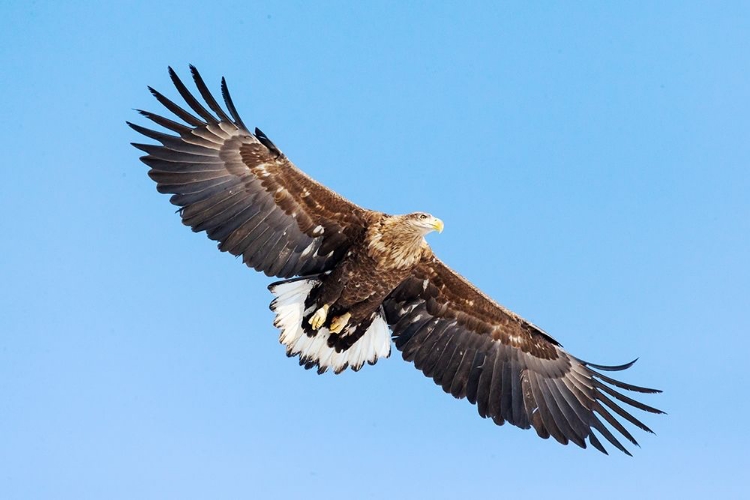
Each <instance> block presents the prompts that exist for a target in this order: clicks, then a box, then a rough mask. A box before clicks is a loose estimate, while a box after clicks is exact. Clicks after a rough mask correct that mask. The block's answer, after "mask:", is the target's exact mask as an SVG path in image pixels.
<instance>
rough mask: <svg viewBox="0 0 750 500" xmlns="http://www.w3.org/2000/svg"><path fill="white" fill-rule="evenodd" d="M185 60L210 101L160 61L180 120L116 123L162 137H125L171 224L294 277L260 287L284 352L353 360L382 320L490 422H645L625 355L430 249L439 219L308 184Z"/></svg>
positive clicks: (546, 425)
mask: <svg viewBox="0 0 750 500" xmlns="http://www.w3.org/2000/svg"><path fill="white" fill-rule="evenodd" d="M191 71H192V75H193V80H194V81H195V84H196V87H197V89H198V92H199V94H200V96H201V97H202V98H203V101H204V103H205V106H207V107H208V109H207V108H206V107H204V104H201V103H200V102H199V101H198V100H197V99H196V98H195V97H194V96H193V95H192V94H191V93H190V91H189V90H188V89H187V87H186V86H185V85H184V84H183V83H182V81H181V80H180V79H179V78H178V77H177V75H176V74H175V73H174V71H172V69H171V68H170V69H169V74H170V77H171V79H172V82H173V83H174V85H175V87H176V88H177V90H178V92H179V93H180V95H181V96H182V98H183V99H184V100H185V102H186V104H187V105H188V106H189V107H190V109H191V110H192V112H191V111H186V110H185V109H183V108H181V107H180V106H178V105H177V104H175V103H174V102H172V101H171V100H169V99H167V98H166V97H164V96H163V95H162V94H160V93H158V92H157V91H155V90H153V89H150V90H151V92H152V94H153V95H154V96H155V97H156V99H157V100H158V101H159V102H160V103H161V104H162V105H164V106H165V107H166V108H167V109H168V110H169V111H171V112H172V113H173V114H174V115H175V116H176V117H177V118H179V119H180V120H182V121H183V122H184V124H183V123H178V122H176V121H173V120H171V119H168V118H165V117H162V116H160V115H156V114H153V113H149V112H147V111H140V113H141V114H142V115H143V116H145V117H146V118H148V119H150V120H151V121H153V122H155V123H156V124H158V125H160V126H162V127H164V128H166V129H168V130H169V131H171V132H173V133H174V134H169V133H163V132H158V131H155V130H151V129H148V128H144V127H141V126H139V125H134V124H132V123H129V125H130V126H131V127H132V128H133V129H135V130H136V131H137V132H139V133H141V134H143V135H145V136H146V137H149V138H151V139H154V140H156V141H158V142H159V143H160V145H152V144H134V146H136V147H137V148H138V149H140V150H142V151H144V152H145V153H146V156H143V157H142V158H141V160H142V161H143V162H144V163H146V164H147V165H148V166H149V167H151V170H150V171H149V176H150V177H151V178H152V179H153V180H154V181H156V183H157V190H158V191H159V192H161V193H169V194H171V195H172V197H171V202H172V203H173V204H175V205H177V206H179V207H180V210H179V212H180V216H181V217H182V221H183V223H184V224H186V225H188V226H190V227H191V228H192V229H193V231H196V232H198V231H205V232H206V234H207V235H208V237H209V238H211V239H213V240H215V241H218V242H219V249H220V250H221V251H225V252H229V253H231V254H233V255H236V256H238V257H242V261H243V262H244V263H245V264H246V265H248V266H249V267H252V268H254V269H256V270H258V271H262V272H264V273H265V274H267V275H268V276H277V277H279V278H291V279H285V280H283V281H279V282H276V283H274V284H272V285H271V286H270V287H269V288H270V289H271V291H272V292H273V294H274V295H275V296H276V297H275V299H274V300H273V302H272V303H271V308H272V309H273V310H274V311H275V312H276V320H275V325H276V326H278V327H279V328H280V330H281V336H280V341H281V342H282V343H283V344H284V345H285V346H286V348H287V354H288V355H289V356H299V359H300V364H302V365H304V366H305V367H307V368H313V367H317V368H318V371H319V372H320V373H322V372H324V371H326V370H327V369H329V368H331V369H333V370H334V371H335V372H336V373H338V372H341V371H343V370H344V369H346V368H347V367H351V368H352V369H354V370H355V371H356V370H359V369H360V368H361V367H362V366H363V365H364V363H365V362H367V363H369V364H374V363H375V362H376V361H377V360H378V359H379V358H382V357H387V356H388V355H389V354H390V334H389V329H390V330H391V331H392V336H393V339H394V340H395V345H396V347H397V348H398V349H399V350H400V351H401V352H402V354H403V357H404V359H405V360H407V361H411V362H413V363H414V365H415V366H416V367H417V368H418V369H419V370H421V371H422V372H423V373H424V374H425V375H426V376H428V377H431V378H432V379H433V380H434V381H435V383H436V384H438V385H440V386H441V387H442V388H443V390H445V391H446V392H448V393H450V394H452V395H453V396H455V397H456V398H466V399H468V400H469V401H470V402H472V403H474V404H476V405H477V408H478V410H479V414H480V415H481V416H482V417H487V418H491V419H493V420H494V421H495V423H497V424H499V425H502V424H503V423H505V422H509V423H511V424H512V425H516V426H518V427H522V428H530V427H533V428H534V429H535V430H536V432H537V434H538V435H539V436H541V437H543V438H548V437H550V436H552V437H553V438H555V439H556V440H557V441H559V442H561V443H563V444H567V443H568V442H573V443H575V444H577V445H578V446H581V447H584V448H585V447H586V445H587V443H589V444H591V445H592V446H594V447H595V448H597V449H598V450H600V451H602V452H605V453H606V451H605V449H604V447H603V446H602V444H601V442H600V441H599V439H598V438H597V436H596V435H595V434H594V432H593V431H594V430H595V431H597V432H598V433H599V435H600V436H603V437H604V438H605V439H606V440H607V441H609V442H610V443H611V444H613V445H614V446H615V447H617V448H618V449H620V450H621V451H623V452H625V453H628V451H627V450H626V449H625V448H624V447H623V446H622V444H621V443H620V441H619V438H618V436H616V435H615V433H613V432H612V431H611V430H610V428H611V429H614V431H616V433H618V434H620V435H621V436H624V437H625V438H626V439H627V440H629V441H630V442H632V443H634V444H637V442H636V440H635V439H634V438H633V436H632V435H631V434H630V432H629V431H628V430H627V429H626V428H625V427H624V425H623V424H622V423H621V420H624V421H627V422H629V423H630V424H633V425H635V426H636V427H639V428H641V429H643V430H645V431H648V432H651V431H650V429H649V428H648V427H647V426H646V425H644V424H643V423H642V422H640V421H639V420H638V419H637V418H635V417H634V416H633V415H631V414H630V413H629V411H627V410H625V408H626V407H627V406H631V407H634V408H637V409H639V410H643V411H646V412H650V413H661V412H660V411H659V410H657V409H655V408H652V407H650V406H647V405H645V404H643V403H640V402H638V401H635V400H633V399H631V398H629V397H628V396H625V395H624V394H622V392H620V391H619V390H618V389H620V390H627V391H634V392H641V393H654V392H659V391H656V390H654V389H647V388H643V387H638V386H634V385H630V384H626V383H623V382H620V381H618V380H615V379H612V378H610V377H607V376H605V375H604V374H602V373H600V371H597V370H603V371H619V370H624V369H626V368H628V367H630V366H631V365H632V364H633V363H632V362H631V363H628V364H625V365H621V366H600V365H594V364H591V363H587V362H585V361H582V360H580V359H578V358H576V357H574V356H571V355H570V354H568V353H567V352H566V351H565V350H564V349H563V348H562V347H561V345H560V344H559V343H558V342H556V341H555V340H554V339H553V338H552V337H550V336H549V335H547V334H546V333H545V332H543V331H542V330H541V329H539V328H537V327H536V326H534V325H533V324H531V323H529V322H528V321H525V320H524V319H522V318H521V317H519V316H518V315H516V314H514V313H513V312H511V311H509V310H507V309H505V308H504V307H502V306H500V305H499V304H497V303H496V302H494V301H493V300H492V299H490V298H489V297H487V296H486V295H484V294H483V293H482V292H480V291H479V290H478V289H476V288H475V287H474V286H473V285H472V284H471V283H469V282H468V281H466V280H465V279H464V278H462V277H461V276H459V275H458V274H457V273H455V272H454V271H452V270H451V269H450V268H448V267H447V266H446V265H445V264H443V263H442V262H441V261H440V260H439V259H438V258H437V257H435V256H434V255H433V253H432V251H431V249H430V248H429V246H428V245H427V243H426V242H425V240H424V236H425V235H426V234H427V233H428V232H430V231H432V230H442V222H440V221H439V219H436V218H434V217H433V216H431V215H429V214H424V213H421V212H418V213H415V214H408V215H400V216H390V215H387V214H384V213H381V212H375V211H371V210H366V209H364V208H361V207H359V206H357V205H355V204H353V203H351V202H350V201H348V200H346V199H344V198H342V197H341V196H339V195H338V194H336V193H334V192H333V191H331V190H329V189H328V188H326V187H325V186H323V185H321V184H319V183H317V182H315V181H314V180H312V179H311V178H310V177H308V176H307V175H306V174H304V173H303V172H302V171H300V170H299V169H298V168H297V167H295V166H294V164H292V162H291V161H289V159H288V158H287V157H286V156H285V155H284V154H283V153H282V152H281V151H280V150H279V148H277V147H276V146H275V145H274V144H273V143H272V142H271V141H270V140H269V139H268V138H267V137H266V136H265V134H263V133H262V132H261V131H260V130H258V129H257V128H256V129H255V132H254V133H251V132H250V131H249V129H248V128H247V127H246V126H245V124H244V123H243V122H242V120H241V119H240V117H239V115H238V113H237V110H236V109H235V107H234V104H233V103H232V100H231V97H230V96H229V92H228V90H227V86H226V83H225V81H224V80H223V79H222V86H221V91H222V95H223V97H224V102H225V104H226V108H227V111H228V113H227V111H225V110H224V109H223V108H222V107H221V106H220V105H219V104H218V103H217V101H216V100H215V99H214V97H213V96H212V95H211V93H210V92H209V90H208V88H207V86H206V84H205V83H204V82H203V79H202V78H201V76H200V74H199V73H198V71H197V70H196V69H195V68H194V67H192V66H191ZM295 276H296V277H297V278H293V277H295ZM626 405H627V406H626ZM616 417H619V419H618V418H616ZM605 423H606V424H608V426H609V427H608V426H605V425H604V424H605ZM628 454H629V453H628Z"/></svg>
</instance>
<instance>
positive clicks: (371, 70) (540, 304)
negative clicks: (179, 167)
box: [0, 1, 750, 499]
mask: <svg viewBox="0 0 750 500" xmlns="http://www.w3.org/2000/svg"><path fill="white" fill-rule="evenodd" d="M0 19H2V21H0V26H1V27H2V29H0V47H2V48H1V49H0V63H1V65H2V71H0V94H1V95H2V96H3V104H2V108H3V119H2V120H0V135H1V136H2V137H3V144H4V146H5V147H4V150H5V153H4V157H3V160H2V168H3V174H4V175H3V182H2V184H1V185H0V213H2V214H3V218H2V221H1V222H0V228H1V229H2V235H3V236H2V239H0V252H1V253H2V255H3V259H2V260H1V261H0V281H1V282H2V283H3V286H2V287H0V429H2V431H1V432H2V445H1V446H0V471H2V472H0V496H1V497H2V498H7V499H15V498H56V499H61V498H75V499H83V498H144V499H147V498H292V497H296V496H301V495H303V494H304V495H305V498H309V499H315V498H331V497H346V496H349V497H353V498H379V497H391V498H399V497H407V496H409V497H411V498H456V497H457V496H459V495H460V496H461V497H477V496H479V495H482V496H483V497H489V496H492V497H495V496H507V495H520V496H539V497H541V496H543V495H552V494H554V495H555V496H556V498H580V497H581V495H591V496H595V495H596V496H598V495H602V494H604V495H606V496H607V497H609V498H615V499H616V498H633V497H641V498H664V497H665V496H667V495H669V496H672V497H676V496H680V497H682V498H699V497H701V498H702V497H705V496H706V495H713V496H715V497H725V498H738V497H739V496H741V495H743V494H744V491H745V485H744V478H745V476H746V474H747V465H748V463H750V456H749V454H748V451H747V450H748V446H749V445H750V433H749V432H748V431H747V428H746V422H745V415H746V414H747V413H748V411H749V410H750V407H749V406H748V402H747V395H748V393H749V392H750V382H749V380H750V378H749V377H748V374H747V356H748V351H750V341H748V332H750V319H749V318H748V316H749V314H748V311H750V264H749V261H750V259H749V257H750V201H749V200H750V196H749V195H748V193H750V140H748V139H750V78H749V77H748V68H750V35H748V33H750V8H749V7H748V5H747V3H744V2H704V3H696V2H658V3H656V2H621V3H615V2H575V3H573V2H565V3H563V2H560V3H551V2H544V3H534V4H530V3H526V2H524V3H517V4H509V3H500V2H471V3H465V4H458V3H449V2H444V3H437V2H435V3H432V4H427V3H422V2H419V3H416V2H408V3H407V2H392V3H381V2H378V3H367V4H366V5H365V4H364V3H363V4H359V3H354V2H339V3H334V2H323V3H322V4H320V5H317V6H312V5H308V4H307V3H304V2H294V3H293V2H289V3H278V4H276V3H265V2H236V3H220V2H217V3H211V2H191V1H181V2H148V3H145V2H144V3H129V4H128V5H127V6H126V5H125V4H124V3H123V5H122V6H119V7H112V6H106V5H105V4H104V3H101V2H45V1H40V2H34V3H28V2H14V1H6V2H3V4H2V6H0ZM189 63H192V64H195V65H196V66H197V67H198V68H199V69H200V70H201V72H202V74H203V76H204V78H205V79H206V81H207V82H208V83H209V86H210V87H211V88H212V89H213V90H215V91H217V90H218V84H219V80H220V77H221V76H226V77H227V80H228V83H229V86H230V89H231V90H232V93H233V96H234V101H235V104H236V105H237V107H238V109H239V111H240V113H241V115H242V116H243V118H244V121H245V122H246V123H248V125H253V126H255V125H257V126H259V127H261V128H262V129H263V131H264V132H266V134H268V136H269V137H270V138H271V139H272V140H273V141H274V142H275V143H276V144H277V145H279V147H280V148H281V149H282V150H284V152H285V153H286V154H287V155H288V156H289V157H291V158H292V160H293V161H295V163H296V164H297V165H298V166H300V167H301V168H302V169H304V170H305V171H307V172H308V173H309V174H310V175H312V176H313V177H315V178H317V179H318V180H320V181H321V182H323V183H325V184H327V185H329V186H331V187H332V188H334V189H336V190H337V191H339V192H340V193H342V194H343V195H344V196H346V197H348V198H349V199H351V200H352V201H355V202H356V203H359V204H361V205H363V206H366V207H370V208H376V209H380V210H383V211H388V212H392V213H398V212H409V211H414V210H425V211H429V212H432V213H434V214H435V215H437V216H438V217H441V218H442V219H443V220H444V221H445V224H446V230H445V231H444V232H443V234H441V235H439V236H438V235H432V236H431V237H430V243H431V244H432V245H433V248H434V249H435V251H436V252H437V253H438V255H440V256H441V258H442V259H443V260H444V261H446V262H447V263H448V264H449V265H451V266H452V267H454V268H455V269H456V270H458V271H459V272H461V273H462V274H463V275H465V276H466V277H468V278H469V279H471V280H472V281H473V282H474V283H476V284H477V285H478V286H479V287H480V288H482V289H483V290H484V291H486V292H487V293H488V294H489V295H491V296H492V297H494V298H495V299H497V300H498V301H500V302H501V303H503V304H504V305H506V306H508V307H510V308H511V309H513V310H514V311H516V312H518V313H519V314H521V315H522V316H524V317H526V318H528V319H529V320H531V321H533V322H534V323H536V324H538V325H540V326H541V327H542V328H544V329H545V330H547V331H548V332H550V334H551V335H553V336H554V337H555V338H557V339H558V340H559V341H560V342H562V343H563V344H564V345H565V347H566V348H567V349H568V350H569V351H570V352H572V353H573V354H575V355H577V356H580V357H582V358H583V359H587V360H591V361H593V362H597V363H605V364H616V363H622V362H626V361H628V360H630V359H632V358H635V357H640V361H639V362H638V363H637V364H636V365H635V366H634V367H633V368H632V369H631V370H629V371H628V372H626V373H625V374H624V376H623V378H624V379H625V380H627V381H629V382H632V383H636V384H642V385H647V386H655V387H659V388H661V389H663V390H664V394H662V395H658V396H650V397H644V398H643V400H644V401H645V402H646V403H648V404H652V405H655V406H657V407H659V408H662V409H664V410H665V411H667V412H668V413H669V415H667V416H650V415H648V416H644V422H645V423H646V424H648V425H649V426H651V427H652V428H654V430H655V431H656V433H657V436H651V435H646V434H644V433H642V432H640V431H639V432H638V434H637V435H636V437H637V438H638V439H639V441H640V442H641V445H642V448H640V449H638V448H636V449H635V450H633V451H634V457H633V458H629V457H626V456H622V455H619V454H616V453H615V452H613V453H612V455H610V456H609V457H606V456H604V455H601V454H600V453H597V452H596V451H594V450H592V449H589V450H580V449H578V448H575V447H572V446H568V447H563V446H560V445H558V444H557V443H555V442H553V441H552V440H549V441H544V440H541V439H539V438H537V437H536V435H535V433H534V432H533V431H522V430H519V429H516V428H512V427H508V426H505V427H502V428H498V427H496V426H494V425H493V424H492V423H491V422H489V421H484V420H482V419H481V418H479V417H478V416H477V414H476V408H474V407H473V406H471V405H470V404H468V403H467V402H465V401H456V400H454V399H453V398H451V397H450V396H448V395H445V394H443V392H442V391H441V390H440V389H439V388H438V387H436V386H435V385H434V384H433V382H432V381H431V380H429V379H426V378H425V377H423V376H422V374H421V373H419V372H418V371H417V370H415V369H414V368H413V367H412V366H411V365H410V364H408V363H405V362H404V361H402V360H401V359H400V357H399V355H398V354H394V355H393V356H391V358H390V359H388V360H385V361H381V362H379V363H378V364H377V365H376V366H374V367H366V368H365V369H363V370H362V371H361V372H360V373H356V374H354V373H346V374H343V375H340V376H333V375H332V374H327V375H325V376H318V375H316V374H315V373H314V372H308V371H305V370H303V369H301V368H300V367H298V366H297V364H296V362H295V361H294V360H290V359H287V358H286V357H285V356H284V351H283V348H282V347H281V346H280V345H279V344H278V340H277V331H276V330H275V329H274V328H273V326H272V324H271V322H272V314H271V312H270V311H269V310H268V303H269V302H270V300H271V296H270V294H269V293H268V291H267V290H266V285H267V284H268V283H269V282H270V281H271V280H270V279H268V278H266V277H264V276H262V275H260V274H257V273H255V272H253V271H251V270H249V269H246V268H244V267H243V266H242V265H241V264H240V263H239V262H237V261H235V260H234V259H233V258H232V257H230V256H228V255H225V254H221V253H220V252H218V251H216V249H215V244H214V243H212V242H210V241H209V240H208V239H207V238H205V237H204V236H203V235H196V234H192V233H191V232H190V231H189V230H188V229H187V228H185V227H183V226H182V225H181V224H180V221H179V218H178V216H177V215H175V214H174V207H173V206H171V205H170V204H169V203H168V199H167V197H166V196H163V195H159V194H158V193H156V191H155V189H154V185H153V183H152V181H151V180H150V179H148V177H147V175H146V170H147V169H146V167H145V166H144V165H143V164H141V163H140V162H139V161H138V156H139V153H138V151H136V150H135V149H133V148H132V147H131V146H130V145H129V142H131V141H134V140H138V139H139V138H138V137H137V135H136V134H135V133H134V132H133V131H131V130H130V129H128V128H127V127H126V126H125V120H131V121H133V120H136V121H138V122H140V123H143V120H142V119H140V118H139V117H138V116H137V114H136V113H135V111H133V108H144V109H150V110H154V111H160V109H159V106H158V103H156V101H155V100H154V99H153V98H152V97H151V96H150V95H149V93H148V91H147V90H146V85H152V86H154V87H156V88H157V89H160V90H162V91H163V92H165V93H166V94H167V95H169V96H172V97H175V96H176V92H174V90H173V89H172V88H171V84H170V82H169V79H168V77H167V74H166V67H167V65H172V66H174V67H175V69H177V70H178V72H179V73H180V74H182V75H184V76H186V75H187V68H188V64H189Z"/></svg>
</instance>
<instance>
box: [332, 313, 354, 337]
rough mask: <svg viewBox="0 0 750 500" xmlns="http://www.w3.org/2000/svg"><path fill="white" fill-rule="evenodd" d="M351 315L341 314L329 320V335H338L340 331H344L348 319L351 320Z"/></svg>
mask: <svg viewBox="0 0 750 500" xmlns="http://www.w3.org/2000/svg"><path fill="white" fill-rule="evenodd" d="M351 317H352V315H351V314H349V313H345V314H342V315H341V316H336V317H335V318H333V319H332V320H331V333H339V332H341V330H343V329H344V327H345V326H346V324H347V323H349V318H351Z"/></svg>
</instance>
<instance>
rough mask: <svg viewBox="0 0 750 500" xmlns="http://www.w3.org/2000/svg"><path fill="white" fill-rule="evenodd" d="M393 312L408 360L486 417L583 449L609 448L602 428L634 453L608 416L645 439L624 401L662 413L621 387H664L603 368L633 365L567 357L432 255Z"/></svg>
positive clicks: (393, 302) (390, 306)
mask: <svg viewBox="0 0 750 500" xmlns="http://www.w3.org/2000/svg"><path fill="white" fill-rule="evenodd" d="M384 308H385V313H386V318H387V320H388V323H389V324H390V325H391V328H392V330H393V337H394V339H395V342H396V348H398V350H400V351H401V352H402V354H403V357H404V359H405V360H407V361H412V362H414V366H416V367H417V368H418V369H419V370H421V371H422V372H423V373H424V374H425V375H426V376H428V377H430V378H432V379H433V380H434V381H435V383H436V384H438V385H440V386H441V387H442V388H443V390H444V391H445V392H447V393H449V394H452V395H453V396H454V397H456V398H464V397H465V398H467V399H468V400H469V401H470V402H472V403H476V405H477V408H478V410H479V414H480V415H481V416H482V417H488V418H491V419H492V420H494V421H495V423H496V424H498V425H502V424H503V423H505V422H509V423H510V424H512V425H515V426H518V427H521V428H523V429H528V428H529V427H533V428H534V429H535V430H536V432H537V434H539V436H541V437H543V438H548V437H550V436H552V437H554V438H555V439H556V440H557V441H559V442H560V443H563V444H567V443H568V442H573V443H575V444H577V445H578V446H581V447H583V448H585V447H586V441H588V442H589V443H590V444H591V445H592V446H594V447H595V448H596V449H598V450H600V451H602V452H604V453H606V451H605V450H604V447H603V446H602V444H601V443H600V442H599V440H598V439H597V437H596V435H595V434H594V432H593V431H594V430H596V431H597V432H599V434H600V435H601V436H603V437H604V438H605V439H606V440H607V441H609V442H610V443H612V444H613V445H614V446H615V447H617V448H618V449H619V450H621V451H623V452H624V453H627V454H628V455H629V454H630V453H628V451H627V450H626V449H625V447H624V446H622V444H621V443H620V441H619V439H618V438H617V437H616V436H615V434H614V433H612V432H611V431H610V430H609V429H608V428H607V427H606V426H605V425H604V423H603V422H602V420H600V418H602V419H603V420H604V422H606V423H608V424H609V425H610V426H611V427H612V428H613V429H615V430H616V431H617V432H618V433H619V434H621V435H622V436H624V437H625V438H626V439H627V440H628V441H630V442H631V443H633V444H638V443H637V442H636V440H635V438H634V437H633V436H632V435H631V434H630V432H628V430H627V429H625V427H624V426H623V425H622V423H621V422H620V421H619V420H617V419H616V418H615V415H616V416H619V417H620V418H621V419H623V420H626V421H628V422H630V423H631V424H633V425H635V426H636V427H639V428H641V429H643V430H645V431H647V432H651V430H650V429H649V428H648V427H647V426H646V425H645V424H643V423H642V422H641V421H640V420H638V419H637V418H635V417H634V416H633V415H631V414H630V413H629V412H628V411H627V410H626V409H625V408H627V406H625V405H628V406H631V407H633V408H637V409H639V410H643V411H646V412H650V413H662V412H661V411H660V410H657V409H656V408H652V407H650V406H647V405H645V404H643V403H640V402H638V401H635V400H634V399H631V398H629V397H628V396H626V395H624V394H622V392H620V391H618V390H617V389H624V390H628V391H635V392H642V393H653V392H659V391H656V390H654V389H647V388H644V387H638V386H635V385H631V384H626V383H624V382H620V381H618V380H615V379H612V378H610V377H607V376H605V375H603V374H602V373H600V372H598V371H596V369H598V370H608V371H619V370H624V369H626V368H628V367H630V366H631V365H632V364H633V363H628V364H626V365H622V366H600V365H594V364H591V363H587V362H585V361H582V360H580V359H578V358H576V357H574V356H572V355H570V354H568V353H567V352H566V351H565V350H564V349H563V348H562V346H561V345H560V344H559V343H558V342H556V341H555V340H554V339H553V338H552V337H550V336H549V335H547V334H546V333H544V332H543V331H542V330H540V329H539V328H537V327H536V326H534V325H533V324H531V323H529V322H528V321H526V320H524V319H523V318H521V317H519V316H518V315H516V314H514V313H513V312H511V311H509V310H507V309H505V308H504V307H502V306H501V305H499V304H497V303H496V302H495V301H493V300H492V299H490V298H489V297H487V296H486V295H484V294H483V293H482V292H481V291H479V290H478V289H477V288H476V287H474V285H472V284H471V283H469V282H468V281H467V280H466V279H464V278H463V277H461V276H459V275H458V274H457V273H455V272H454V271H453V270H452V269H450V268H449V267H448V266H446V265H445V264H443V263H442V262H441V261H440V260H439V259H438V258H437V257H435V256H434V255H432V253H431V252H429V253H428V254H427V255H426V256H425V257H423V259H422V261H421V263H420V264H419V266H418V267H417V269H416V270H415V271H414V274H413V276H412V277H410V278H408V279H406V280H405V281H404V282H403V283H402V284H401V285H400V286H399V287H398V288H396V290H394V291H393V292H392V293H391V295H390V296H389V297H388V298H387V299H386V301H385V302H384ZM610 397H611V398H613V399H610ZM618 401H619V403H618ZM621 403H624V405H623V404H621ZM613 413H614V415H613Z"/></svg>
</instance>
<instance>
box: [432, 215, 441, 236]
mask: <svg viewBox="0 0 750 500" xmlns="http://www.w3.org/2000/svg"><path fill="white" fill-rule="evenodd" d="M432 227H433V228H435V231H437V232H438V233H442V232H443V227H444V225H443V221H441V220H440V219H438V218H437V217H435V221H434V222H433V223H432Z"/></svg>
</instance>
